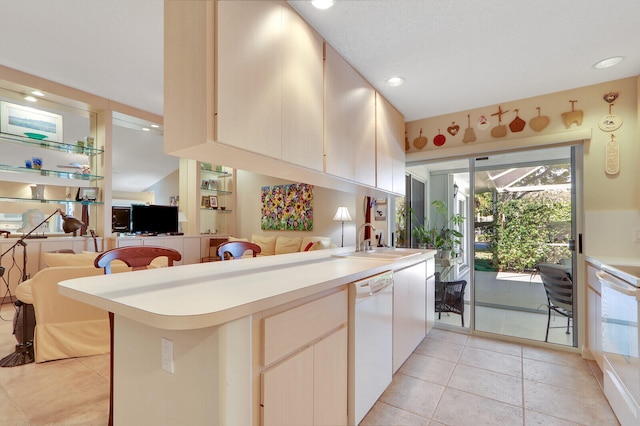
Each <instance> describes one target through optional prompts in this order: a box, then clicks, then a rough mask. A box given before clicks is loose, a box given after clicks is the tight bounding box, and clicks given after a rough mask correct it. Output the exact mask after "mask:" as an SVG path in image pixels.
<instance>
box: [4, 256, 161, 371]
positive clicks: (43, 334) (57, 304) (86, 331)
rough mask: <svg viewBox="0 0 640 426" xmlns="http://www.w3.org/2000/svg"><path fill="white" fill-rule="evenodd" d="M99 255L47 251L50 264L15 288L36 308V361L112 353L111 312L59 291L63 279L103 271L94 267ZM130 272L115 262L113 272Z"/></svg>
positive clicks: (158, 264) (121, 264)
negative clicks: (110, 349)
mask: <svg viewBox="0 0 640 426" xmlns="http://www.w3.org/2000/svg"><path fill="white" fill-rule="evenodd" d="M97 255H98V253H92V252H84V253H79V254H70V253H45V254H44V258H45V262H46V264H47V267H46V268H44V269H41V270H40V271H38V272H37V273H36V274H35V275H34V276H33V277H32V278H31V279H29V280H27V281H24V282H23V283H20V285H18V287H17V288H16V297H17V298H18V299H19V300H21V301H22V302H25V303H30V304H32V305H33V307H34V310H35V318H36V326H35V333H34V338H33V344H34V350H35V361H36V362H44V361H51V360H55V359H62V358H73V357H82V356H89V355H100V354H105V353H109V347H110V346H109V314H108V312H107V311H104V310H102V309H99V308H96V307H94V306H91V305H87V304H85V303H82V302H78V301H76V300H73V299H69V298H68V297H64V296H62V295H61V294H60V293H59V292H58V283H59V282H61V281H64V280H69V279H73V278H82V277H88V276H93V275H102V274H104V271H103V269H101V268H96V267H95V266H93V261H94V259H95V258H96V256H97ZM163 262H164V263H163ZM152 265H153V266H155V267H160V266H166V258H161V259H157V260H156V261H154V263H153V264H152ZM127 271H131V268H129V267H127V266H126V265H125V264H124V263H121V262H120V264H115V263H114V265H113V272H114V273H116V272H127Z"/></svg>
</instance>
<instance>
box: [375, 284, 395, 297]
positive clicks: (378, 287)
mask: <svg viewBox="0 0 640 426" xmlns="http://www.w3.org/2000/svg"><path fill="white" fill-rule="evenodd" d="M392 285H393V281H389V282H386V283H384V284H383V285H380V286H376V287H375V288H373V287H372V286H371V285H369V288H370V289H371V291H369V294H370V295H371V296H373V295H374V294H378V293H380V292H381V291H382V290H384V289H385V288H387V287H389V286H392Z"/></svg>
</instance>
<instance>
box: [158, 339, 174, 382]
mask: <svg viewBox="0 0 640 426" xmlns="http://www.w3.org/2000/svg"><path fill="white" fill-rule="evenodd" d="M161 352H162V369H163V370H164V371H166V372H168V373H171V374H173V372H174V370H173V340H169V339H165V338H164V337H163V338H162V349H161Z"/></svg>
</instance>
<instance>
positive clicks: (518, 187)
mask: <svg viewBox="0 0 640 426" xmlns="http://www.w3.org/2000/svg"><path fill="white" fill-rule="evenodd" d="M571 149H572V148H570V147H562V148H550V149H540V150H534V151H527V152H521V153H516V154H514V153H509V154H500V155H492V156H488V157H481V158H476V159H475V160H474V161H473V164H474V194H475V195H474V199H475V207H476V208H475V212H474V306H475V309H474V314H475V323H474V326H475V329H476V330H480V331H487V332H491V333H498V334H504V335H509V336H515V337H523V338H529V339H534V340H541V341H544V340H545V339H547V340H548V341H549V342H553V343H558V344H563V345H569V346H574V345H575V336H576V333H575V327H574V322H573V321H572V319H571V318H570V317H567V316H563V315H561V314H560V313H558V312H556V311H551V317H549V309H548V300H547V291H546V290H545V287H546V288H547V289H548V286H545V285H544V284H543V279H542V277H541V276H540V273H539V271H538V269H539V268H538V266H539V265H540V264H549V265H551V267H553V268H554V269H557V270H559V271H566V272H567V274H568V275H567V277H568V278H567V279H571V276H572V274H571V271H572V267H573V252H572V247H573V244H572V241H573V235H574V231H573V229H574V226H573V222H574V221H573V212H574V208H573V205H574V203H573V195H572V194H574V192H575V191H574V190H573V183H574V179H573V175H574V173H573V166H572V161H571V158H572V155H571ZM565 311H571V312H573V309H565ZM548 320H550V321H549V335H548V338H547V322H548Z"/></svg>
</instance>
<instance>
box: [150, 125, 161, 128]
mask: <svg viewBox="0 0 640 426" xmlns="http://www.w3.org/2000/svg"><path fill="white" fill-rule="evenodd" d="M151 127H153V128H154V129H158V128H160V126H158V125H157V124H152V125H151Z"/></svg>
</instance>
